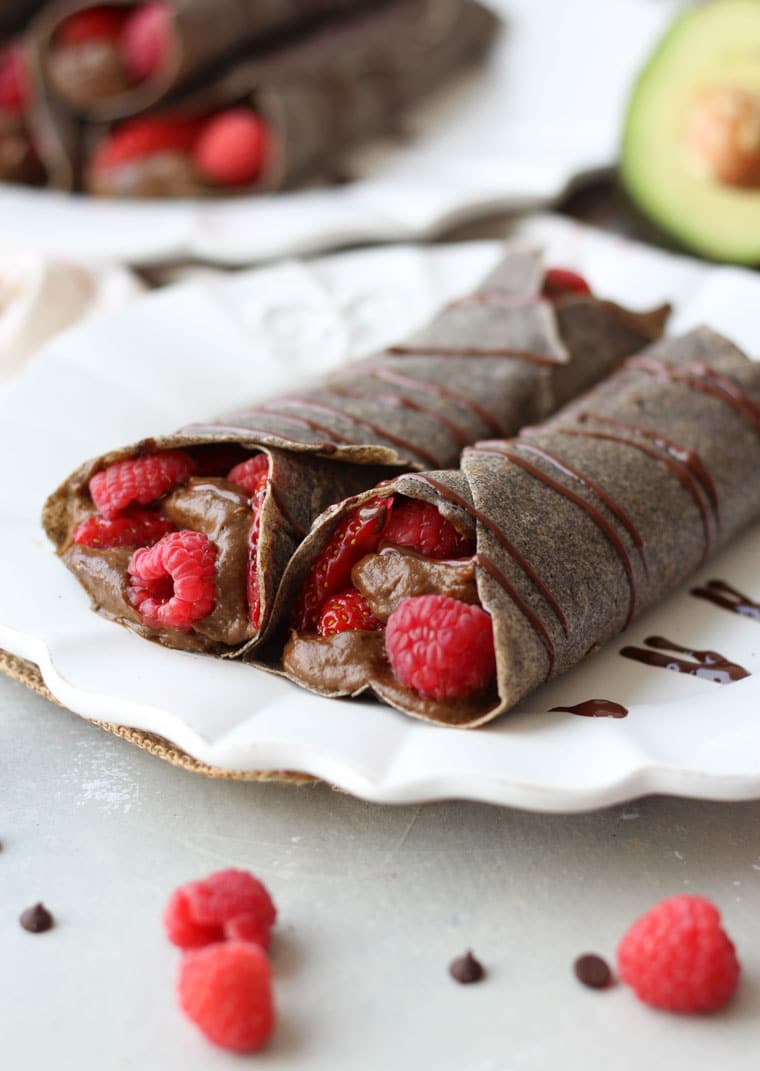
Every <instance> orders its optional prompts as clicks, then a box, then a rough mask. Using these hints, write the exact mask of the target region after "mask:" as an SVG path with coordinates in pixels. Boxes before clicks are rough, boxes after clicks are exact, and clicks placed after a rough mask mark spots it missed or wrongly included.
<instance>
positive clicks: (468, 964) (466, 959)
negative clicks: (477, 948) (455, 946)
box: [449, 949, 486, 985]
mask: <svg viewBox="0 0 760 1071" xmlns="http://www.w3.org/2000/svg"><path fill="white" fill-rule="evenodd" d="M485 973H486V972H485V970H484V968H483V964H482V963H479V962H478V960H476V959H475V957H474V956H473V954H472V952H471V951H470V949H468V950H467V951H466V952H465V954H464V955H463V956H458V957H457V959H453V960H452V961H451V963H450V964H449V974H450V975H451V977H452V978H453V979H454V981H455V982H459V984H460V985H471V984H472V983H473V982H479V981H480V980H481V978H484V977H485Z"/></svg>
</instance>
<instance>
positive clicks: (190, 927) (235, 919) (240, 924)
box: [164, 869, 277, 1053]
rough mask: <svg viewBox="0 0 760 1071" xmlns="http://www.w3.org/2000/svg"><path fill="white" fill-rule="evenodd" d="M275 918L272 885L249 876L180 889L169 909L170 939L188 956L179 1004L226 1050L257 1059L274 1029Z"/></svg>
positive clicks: (224, 875)
mask: <svg viewBox="0 0 760 1071" xmlns="http://www.w3.org/2000/svg"><path fill="white" fill-rule="evenodd" d="M276 918H277V911H276V908H275V906H274V903H273V902H272V898H271V896H270V895H269V892H268V891H267V889H266V887H265V885H264V884H263V883H262V882H261V881H259V880H258V878H255V877H254V876H253V875H252V874H250V873H248V872H247V871H244V870H235V869H229V870H220V871H218V872H217V873H215V874H210V875H209V876H208V877H207V878H204V879H203V880H202V881H191V882H188V884H187V885H181V886H180V887H179V888H178V889H175V891H174V892H173V893H172V894H171V896H170V897H169V900H168V902H167V904H166V908H165V910H164V928H165V930H166V935H167V937H168V938H169V940H170V941H171V943H172V944H173V945H176V946H177V947H178V948H180V949H181V950H182V952H183V953H184V954H183V957H182V960H181V962H180V969H179V978H178V982H177V997H178V1000H179V1005H180V1007H181V1008H182V1010H183V1012H184V1013H185V1014H186V1015H187V1016H188V1018H189V1019H191V1020H192V1021H193V1022H194V1023H195V1024H196V1026H197V1027H198V1028H199V1029H200V1030H201V1031H202V1033H203V1034H205V1036H206V1037H207V1038H208V1039H209V1041H212V1042H213V1043H214V1044H215V1045H219V1046H220V1047H221V1048H223V1049H229V1050H230V1051H232V1052H241V1053H242V1052H255V1051H256V1050H257V1049H260V1048H261V1047H262V1046H263V1045H264V1044H265V1042H266V1041H267V1039H268V1038H269V1036H270V1035H271V1033H272V1030H273V1029H274V1021H275V1011H274V1001H273V998H272V983H271V977H272V971H271V967H270V964H269V960H268V958H267V955H266V949H267V948H268V947H269V943H270V938H271V930H272V926H273V925H274V923H275V920H276Z"/></svg>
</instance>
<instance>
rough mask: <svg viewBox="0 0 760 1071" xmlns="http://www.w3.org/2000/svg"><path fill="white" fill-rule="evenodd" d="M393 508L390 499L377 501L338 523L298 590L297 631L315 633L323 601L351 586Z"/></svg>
mask: <svg viewBox="0 0 760 1071" xmlns="http://www.w3.org/2000/svg"><path fill="white" fill-rule="evenodd" d="M392 505H393V499H392V498H380V499H377V500H375V501H374V502H369V503H367V504H366V505H364V506H361V507H360V508H359V509H357V510H356V511H355V512H353V513H350V514H348V516H346V517H344V518H343V519H342V520H341V521H340V522H339V523H338V525H337V527H336V528H335V530H334V531H333V533H332V535H331V536H330V538H329V540H328V542H327V545H326V546H325V548H324V549H323V551H322V553H321V554H320V555H319V557H318V558H317V559H316V561H315V562H314V564H313V565H312V567H311V569H310V570H309V573H308V575H307V577H306V580H305V581H304V583H303V586H302V588H301V592H300V595H299V597H298V602H297V603H296V608H295V611H294V615H293V624H294V627H295V628H296V629H297V630H298V631H299V632H314V631H315V629H316V627H317V622H318V621H319V615H320V611H321V610H322V607H323V606H324V604H325V601H326V600H327V599H328V598H329V597H330V596H331V595H336V594H337V593H338V592H340V591H344V590H345V589H346V588H348V587H350V586H351V570H352V569H353V567H354V566H355V565H356V563H357V562H358V561H360V560H361V559H362V558H363V557H364V556H365V555H366V554H371V553H372V552H373V551H375V550H377V546H378V543H379V542H380V537H381V536H382V534H383V530H384V529H385V526H386V524H387V523H388V518H389V516H390V512H391V506H392Z"/></svg>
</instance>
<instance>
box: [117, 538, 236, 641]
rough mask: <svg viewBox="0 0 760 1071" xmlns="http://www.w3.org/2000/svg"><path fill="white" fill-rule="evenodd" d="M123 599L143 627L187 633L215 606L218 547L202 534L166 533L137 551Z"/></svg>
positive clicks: (133, 557)
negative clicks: (127, 602) (127, 597)
mask: <svg viewBox="0 0 760 1071" xmlns="http://www.w3.org/2000/svg"><path fill="white" fill-rule="evenodd" d="M127 571H128V574H129V587H128V589H127V594H128V596H129V601H130V603H131V604H132V606H134V607H135V609H136V610H137V611H138V612H139V613H140V616H141V617H142V619H143V621H144V622H145V624H146V625H149V626H151V627H159V628H176V629H181V630H187V629H189V628H191V627H192V626H193V624H194V622H196V621H200V620H201V619H202V618H204V617H206V616H207V615H208V614H210V613H211V611H212V610H213V609H214V606H215V604H216V547H215V546H214V544H213V543H212V542H211V540H210V539H209V537H208V536H207V535H205V534H204V533H203V532H189V531H180V532H170V533H169V534H168V535H165V536H163V538H161V539H159V541H158V543H156V544H154V546H152V547H141V548H140V550H136V551H135V553H134V554H133V555H132V559H131V561H130V563H129V566H128V570H127Z"/></svg>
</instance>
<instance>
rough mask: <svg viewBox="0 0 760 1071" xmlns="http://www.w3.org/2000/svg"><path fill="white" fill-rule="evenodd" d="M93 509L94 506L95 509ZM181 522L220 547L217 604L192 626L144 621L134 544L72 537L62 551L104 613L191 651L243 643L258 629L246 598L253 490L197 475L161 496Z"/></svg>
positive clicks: (167, 514) (174, 518)
mask: <svg viewBox="0 0 760 1071" xmlns="http://www.w3.org/2000/svg"><path fill="white" fill-rule="evenodd" d="M90 512H91V511H90ZM161 513H162V514H163V515H164V516H165V517H168V518H169V520H171V521H172V522H173V523H174V524H175V525H176V526H177V528H180V529H189V530H191V531H196V532H203V533H205V534H206V535H207V536H208V537H209V539H210V540H211V541H212V542H213V543H214V544H215V546H216V548H217V559H216V565H217V576H216V605H215V607H214V609H213V610H212V612H211V613H210V614H208V615H207V616H206V617H204V618H202V619H201V620H200V621H196V622H195V624H194V625H193V627H192V629H191V630H189V631H180V630H177V629H161V628H154V627H149V626H147V625H145V624H144V622H143V621H142V619H141V617H140V615H139V613H138V612H137V611H136V610H135V609H134V608H133V607H132V606H131V604H130V601H129V594H128V588H129V578H128V572H127V570H128V567H129V562H130V560H131V558H132V555H133V554H134V552H135V548H134V547H111V548H106V549H104V548H96V547H83V546H78V545H77V544H76V543H71V544H70V545H69V546H68V547H67V548H66V549H65V550H64V551H63V554H62V557H63V560H64V561H65V563H66V564H67V566H68V567H69V568H70V569H71V570H72V572H73V573H74V574H75V575H76V577H77V579H78V580H79V581H80V583H81V584H82V586H83V587H84V588H85V590H86V591H87V592H88V594H89V595H90V597H91V599H92V600H93V603H94V606H95V609H96V610H98V612H100V613H101V614H102V615H103V616H104V617H108V618H109V619H111V620H114V621H118V622H119V623H121V624H128V625H130V627H132V628H134V629H135V631H137V632H140V633H141V634H142V635H144V636H147V637H149V638H150V639H154V640H158V641H159V642H161V643H165V644H167V646H171V647H176V648H180V649H182V650H187V651H214V650H220V649H224V648H232V647H237V646H239V645H241V644H243V643H245V642H246V641H247V640H249V639H251V638H252V637H253V636H254V635H255V629H254V628H253V626H252V625H251V623H250V620H249V615H248V605H247V599H246V573H247V568H248V541H249V535H250V530H251V524H252V520H253V516H252V511H251V508H250V499H249V496H248V494H247V493H246V492H245V491H244V490H242V489H241V488H239V487H236V486H235V485H234V484H232V483H230V482H229V481H228V480H225V479H221V478H219V477H212V476H196V477H193V478H192V479H190V480H189V481H188V483H187V484H185V485H184V486H183V487H180V488H178V489H177V490H175V491H173V492H172V493H171V494H169V495H168V496H167V497H166V498H165V499H164V500H163V501H162V502H161Z"/></svg>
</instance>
